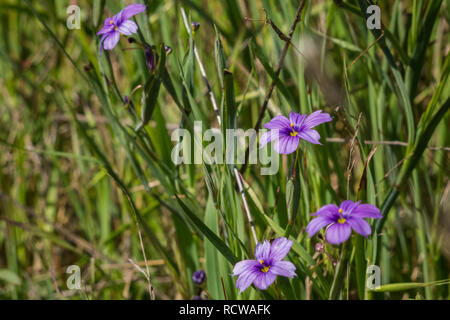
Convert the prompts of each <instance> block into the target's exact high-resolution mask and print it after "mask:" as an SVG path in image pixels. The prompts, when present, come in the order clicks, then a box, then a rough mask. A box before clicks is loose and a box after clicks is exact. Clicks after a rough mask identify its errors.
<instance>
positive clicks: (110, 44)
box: [103, 32, 120, 50]
mask: <svg viewBox="0 0 450 320" xmlns="http://www.w3.org/2000/svg"><path fill="white" fill-rule="evenodd" d="M119 39H120V33H119V32H112V33H109V34H108V35H107V37H106V38H105V40H104V41H103V48H104V49H105V50H112V49H114V47H115V46H116V45H117V43H119Z"/></svg>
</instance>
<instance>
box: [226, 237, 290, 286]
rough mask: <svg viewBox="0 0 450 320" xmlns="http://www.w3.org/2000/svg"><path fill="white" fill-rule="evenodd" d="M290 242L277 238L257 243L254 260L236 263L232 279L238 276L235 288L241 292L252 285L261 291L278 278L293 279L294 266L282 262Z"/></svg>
mask: <svg viewBox="0 0 450 320" xmlns="http://www.w3.org/2000/svg"><path fill="white" fill-rule="evenodd" d="M291 246H292V241H291V240H288V239H286V238H277V239H275V240H274V241H273V242H272V244H270V242H269V241H267V240H266V241H264V243H258V245H257V246H256V249H255V258H256V260H244V261H241V262H238V263H236V265H235V266H234V269H233V277H235V276H239V278H238V279H237V281H236V287H237V288H238V289H240V291H241V292H243V291H244V290H245V289H247V288H248V287H249V286H250V285H251V284H252V283H253V284H254V285H255V286H256V287H257V288H258V289H261V290H266V289H267V288H268V287H269V286H270V285H271V284H272V283H273V282H274V281H275V279H276V277H277V275H278V276H283V277H288V278H293V277H294V276H295V275H296V274H295V272H294V271H295V266H294V264H293V263H292V262H289V261H282V259H283V258H284V257H285V256H286V255H287V254H288V252H289V250H290V249H291Z"/></svg>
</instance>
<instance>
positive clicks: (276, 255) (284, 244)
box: [270, 237, 292, 262]
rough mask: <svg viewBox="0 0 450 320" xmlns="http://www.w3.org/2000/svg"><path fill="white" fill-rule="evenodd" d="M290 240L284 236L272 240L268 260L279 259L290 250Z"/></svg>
mask: <svg viewBox="0 0 450 320" xmlns="http://www.w3.org/2000/svg"><path fill="white" fill-rule="evenodd" d="M291 247H292V241H291V240H288V239H286V238H283V237H281V238H277V239H275V240H274V241H273V242H272V245H271V246H270V261H272V262H273V261H280V260H282V259H283V258H284V257H286V255H287V254H288V253H289V250H291Z"/></svg>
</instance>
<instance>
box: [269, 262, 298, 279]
mask: <svg viewBox="0 0 450 320" xmlns="http://www.w3.org/2000/svg"><path fill="white" fill-rule="evenodd" d="M270 271H271V272H272V273H275V274H276V275H279V276H283V277H288V278H293V277H295V276H296V274H295V265H294V264H293V263H292V262H290V261H276V262H274V263H273V264H272V266H271V267H270Z"/></svg>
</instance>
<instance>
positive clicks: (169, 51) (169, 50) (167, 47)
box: [164, 46, 172, 55]
mask: <svg viewBox="0 0 450 320" xmlns="http://www.w3.org/2000/svg"><path fill="white" fill-rule="evenodd" d="M164 49H166V55H169V54H171V53H172V48H171V47H169V46H165V47H164Z"/></svg>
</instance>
